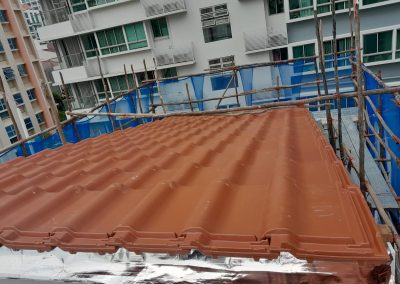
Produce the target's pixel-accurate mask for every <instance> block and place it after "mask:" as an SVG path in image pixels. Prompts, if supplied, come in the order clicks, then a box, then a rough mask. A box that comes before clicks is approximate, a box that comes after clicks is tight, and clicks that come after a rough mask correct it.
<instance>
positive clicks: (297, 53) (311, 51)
mask: <svg viewBox="0 0 400 284" xmlns="http://www.w3.org/2000/svg"><path fill="white" fill-rule="evenodd" d="M314 55H315V44H314V43H310V44H305V45H300V46H295V47H293V58H295V59H296V58H300V57H308V56H314Z"/></svg>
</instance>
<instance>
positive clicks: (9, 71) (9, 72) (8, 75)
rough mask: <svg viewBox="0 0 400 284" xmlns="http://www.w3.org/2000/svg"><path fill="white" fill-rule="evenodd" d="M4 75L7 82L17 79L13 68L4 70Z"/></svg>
mask: <svg viewBox="0 0 400 284" xmlns="http://www.w3.org/2000/svg"><path fill="white" fill-rule="evenodd" d="M3 73H4V76H5V77H6V80H7V81H10V80H13V79H15V75H14V70H12V68H11V67H6V68H3Z"/></svg>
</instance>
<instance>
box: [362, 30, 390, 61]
mask: <svg viewBox="0 0 400 284" xmlns="http://www.w3.org/2000/svg"><path fill="white" fill-rule="evenodd" d="M382 34H390V49H389V50H384V51H379V49H380V48H379V43H380V38H379V36H380V35H382ZM374 35H375V36H376V52H368V51H369V48H371V47H369V48H367V45H366V37H368V36H374ZM362 39H363V51H362V55H363V62H364V63H373V62H381V61H390V60H393V29H391V30H384V31H378V32H370V33H365V34H363V35H362ZM385 55H388V57H387V58H386V59H381V58H379V56H385ZM376 57H378V59H376ZM368 58H372V59H368Z"/></svg>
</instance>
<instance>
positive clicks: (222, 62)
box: [208, 55, 235, 69]
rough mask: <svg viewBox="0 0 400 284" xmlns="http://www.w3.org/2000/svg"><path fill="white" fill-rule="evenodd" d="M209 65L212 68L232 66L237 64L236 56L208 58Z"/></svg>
mask: <svg viewBox="0 0 400 284" xmlns="http://www.w3.org/2000/svg"><path fill="white" fill-rule="evenodd" d="M208 65H209V66H210V69H222V68H226V67H232V66H235V57H234V56H233V55H231V56H225V57H221V58H215V59H210V60H208Z"/></svg>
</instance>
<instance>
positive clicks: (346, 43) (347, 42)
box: [324, 37, 351, 68]
mask: <svg viewBox="0 0 400 284" xmlns="http://www.w3.org/2000/svg"><path fill="white" fill-rule="evenodd" d="M336 49H337V51H338V52H341V51H346V50H351V38H349V37H346V38H341V39H337V40H336ZM333 51H334V50H333V40H330V41H325V42H324V53H325V54H328V55H326V56H325V63H326V67H327V68H333V67H334V61H333V58H334V56H333V54H332V53H333ZM348 56H350V53H341V54H338V66H339V67H340V66H346V65H351V64H350V61H349V60H348V59H347V58H346V57H348Z"/></svg>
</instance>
